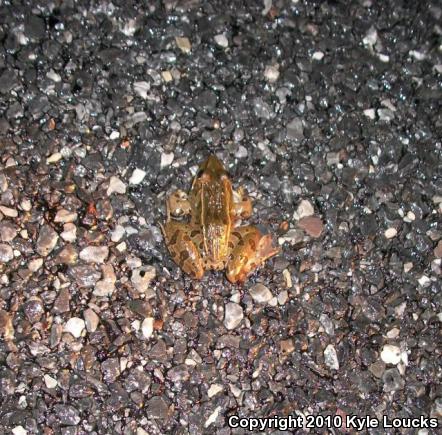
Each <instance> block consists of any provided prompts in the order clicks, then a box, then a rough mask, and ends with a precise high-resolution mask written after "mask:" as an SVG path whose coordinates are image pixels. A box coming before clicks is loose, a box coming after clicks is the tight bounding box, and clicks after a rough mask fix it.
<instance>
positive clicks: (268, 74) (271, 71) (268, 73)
mask: <svg viewBox="0 0 442 435" xmlns="http://www.w3.org/2000/svg"><path fill="white" fill-rule="evenodd" d="M264 77H265V78H266V80H267V81H268V82H269V83H275V82H276V81H277V80H278V78H279V65H267V66H266V67H265V70H264Z"/></svg>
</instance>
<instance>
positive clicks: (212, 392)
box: [207, 384, 224, 399]
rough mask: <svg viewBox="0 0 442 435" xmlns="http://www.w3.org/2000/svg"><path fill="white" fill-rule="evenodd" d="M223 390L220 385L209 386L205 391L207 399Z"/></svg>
mask: <svg viewBox="0 0 442 435" xmlns="http://www.w3.org/2000/svg"><path fill="white" fill-rule="evenodd" d="M223 389H224V388H223V386H222V385H220V384H213V385H211V386H210V388H209V389H208V390H207V395H208V396H209V399H211V398H212V397H213V396H215V395H217V394H218V393H220V392H221V391H223Z"/></svg>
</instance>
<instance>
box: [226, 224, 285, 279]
mask: <svg viewBox="0 0 442 435" xmlns="http://www.w3.org/2000/svg"><path fill="white" fill-rule="evenodd" d="M279 251H280V249H279V248H278V247H275V246H274V244H273V240H272V237H271V235H270V234H265V233H264V232H263V231H261V230H260V229H259V228H257V227H254V226H251V225H249V226H244V227H239V228H236V229H235V231H233V232H232V240H231V254H230V258H229V260H228V262H227V272H226V275H227V279H228V280H229V281H230V282H231V283H236V282H240V283H242V282H244V281H245V280H246V278H247V276H248V275H249V274H250V273H251V272H253V271H254V270H255V269H256V268H257V267H258V266H259V265H261V264H263V263H264V262H265V261H266V260H267V259H268V258H270V257H272V256H273V255H275V254H277V253H278V252H279Z"/></svg>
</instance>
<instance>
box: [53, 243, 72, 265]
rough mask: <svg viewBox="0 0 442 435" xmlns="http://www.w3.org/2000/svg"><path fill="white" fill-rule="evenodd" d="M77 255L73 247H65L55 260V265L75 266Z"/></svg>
mask: <svg viewBox="0 0 442 435" xmlns="http://www.w3.org/2000/svg"><path fill="white" fill-rule="evenodd" d="M77 259H78V254H77V251H76V249H75V248H74V246H73V245H66V246H65V247H64V248H63V249H62V250H61V251H60V252H59V253H58V255H57V257H56V258H55V262H56V264H75V263H76V262H77Z"/></svg>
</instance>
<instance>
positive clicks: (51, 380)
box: [44, 375, 58, 389]
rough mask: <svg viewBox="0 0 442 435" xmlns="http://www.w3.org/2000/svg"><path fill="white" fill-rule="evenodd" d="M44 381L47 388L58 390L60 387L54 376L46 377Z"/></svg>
mask: <svg viewBox="0 0 442 435" xmlns="http://www.w3.org/2000/svg"><path fill="white" fill-rule="evenodd" d="M44 381H45V384H46V387H47V388H50V389H52V388H56V387H57V385H58V382H57V379H54V378H53V377H52V376H49V375H44Z"/></svg>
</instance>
